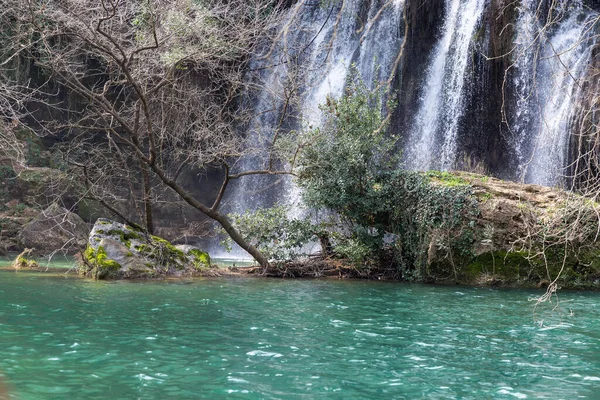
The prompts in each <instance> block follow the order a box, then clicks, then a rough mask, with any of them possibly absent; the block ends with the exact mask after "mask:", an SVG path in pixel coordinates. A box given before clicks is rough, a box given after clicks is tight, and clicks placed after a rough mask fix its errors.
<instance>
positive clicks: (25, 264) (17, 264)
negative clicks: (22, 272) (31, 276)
mask: <svg viewBox="0 0 600 400" xmlns="http://www.w3.org/2000/svg"><path fill="white" fill-rule="evenodd" d="M39 266H40V265H39V264H38V262H37V261H35V260H30V259H29V258H26V257H23V256H18V257H17V258H16V259H15V261H14V262H13V267H14V268H16V269H20V268H39Z"/></svg>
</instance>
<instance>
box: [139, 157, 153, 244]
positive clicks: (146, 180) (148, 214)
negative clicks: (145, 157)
mask: <svg viewBox="0 0 600 400" xmlns="http://www.w3.org/2000/svg"><path fill="white" fill-rule="evenodd" d="M140 164H141V162H140ZM140 166H141V168H142V186H143V191H144V218H145V225H146V231H147V232H148V233H149V234H153V233H154V216H153V214H152V187H151V186H150V176H149V174H148V169H147V168H146V166H145V165H140Z"/></svg>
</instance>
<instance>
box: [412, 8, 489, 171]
mask: <svg viewBox="0 0 600 400" xmlns="http://www.w3.org/2000/svg"><path fill="white" fill-rule="evenodd" d="M484 3H485V2H484V0H467V1H463V0H446V9H447V11H446V13H447V14H446V19H445V22H444V26H443V28H442V36H441V39H440V41H439V43H438V44H437V46H436V47H435V48H434V50H433V53H432V56H431V61H430V63H429V68H428V70H427V73H426V80H425V82H424V83H423V94H422V96H421V99H420V107H419V111H418V112H417V116H416V117H415V119H414V122H413V127H412V131H411V132H409V144H408V149H407V157H406V164H407V166H408V167H410V168H412V169H417V170H428V169H432V168H440V169H449V168H451V167H452V166H453V164H454V162H455V158H456V147H457V144H456V135H457V131H458V121H459V120H460V117H461V115H462V112H463V98H464V92H465V90H466V88H465V86H466V85H467V84H468V82H469V79H468V74H467V69H468V65H469V47H470V44H471V42H472V38H473V34H474V32H475V29H476V28H477V26H478V22H479V20H480V18H481V14H482V12H483V9H484Z"/></svg>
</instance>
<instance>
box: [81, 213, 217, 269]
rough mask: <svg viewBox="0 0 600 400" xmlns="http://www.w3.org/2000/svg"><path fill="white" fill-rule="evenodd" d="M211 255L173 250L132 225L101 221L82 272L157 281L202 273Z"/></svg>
mask: <svg viewBox="0 0 600 400" xmlns="http://www.w3.org/2000/svg"><path fill="white" fill-rule="evenodd" d="M210 266H211V265H210V257H209V255H208V253H206V252H204V251H202V250H200V249H199V248H196V247H193V246H188V245H185V246H174V245H173V244H171V243H170V242H169V241H167V240H165V239H163V238H160V237H158V236H153V235H148V234H147V233H145V232H143V231H141V230H138V229H135V228H133V227H131V226H129V225H125V224H121V223H119V222H115V221H111V220H109V219H105V218H99V219H98V220H97V221H96V223H95V224H94V227H93V228H92V231H91V232H90V235H89V239H88V244H87V247H86V250H85V252H84V255H83V258H82V262H81V268H80V272H81V273H82V274H84V275H87V276H91V277H94V278H97V279H123V278H128V279H132V278H155V277H161V276H167V275H171V276H184V275H195V274H199V273H202V272H203V271H204V270H206V269H207V268H210Z"/></svg>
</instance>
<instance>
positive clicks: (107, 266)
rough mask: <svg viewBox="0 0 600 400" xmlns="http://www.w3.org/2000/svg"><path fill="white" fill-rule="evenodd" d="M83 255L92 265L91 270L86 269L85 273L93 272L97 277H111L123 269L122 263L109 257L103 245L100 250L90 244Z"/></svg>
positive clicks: (99, 247)
mask: <svg viewBox="0 0 600 400" xmlns="http://www.w3.org/2000/svg"><path fill="white" fill-rule="evenodd" d="M83 256H84V257H85V259H86V261H87V263H88V265H89V266H90V267H92V269H91V270H90V271H85V273H86V274H90V273H91V274H92V275H93V276H94V277H96V278H97V279H102V278H107V277H110V276H111V275H113V274H115V273H116V272H117V271H119V270H120V269H121V264H119V263H118V262H116V261H115V260H112V259H110V258H108V255H107V254H106V250H104V247H103V246H98V250H94V248H93V247H92V246H90V245H89V244H88V246H87V247H86V249H85V251H84V252H83Z"/></svg>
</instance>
